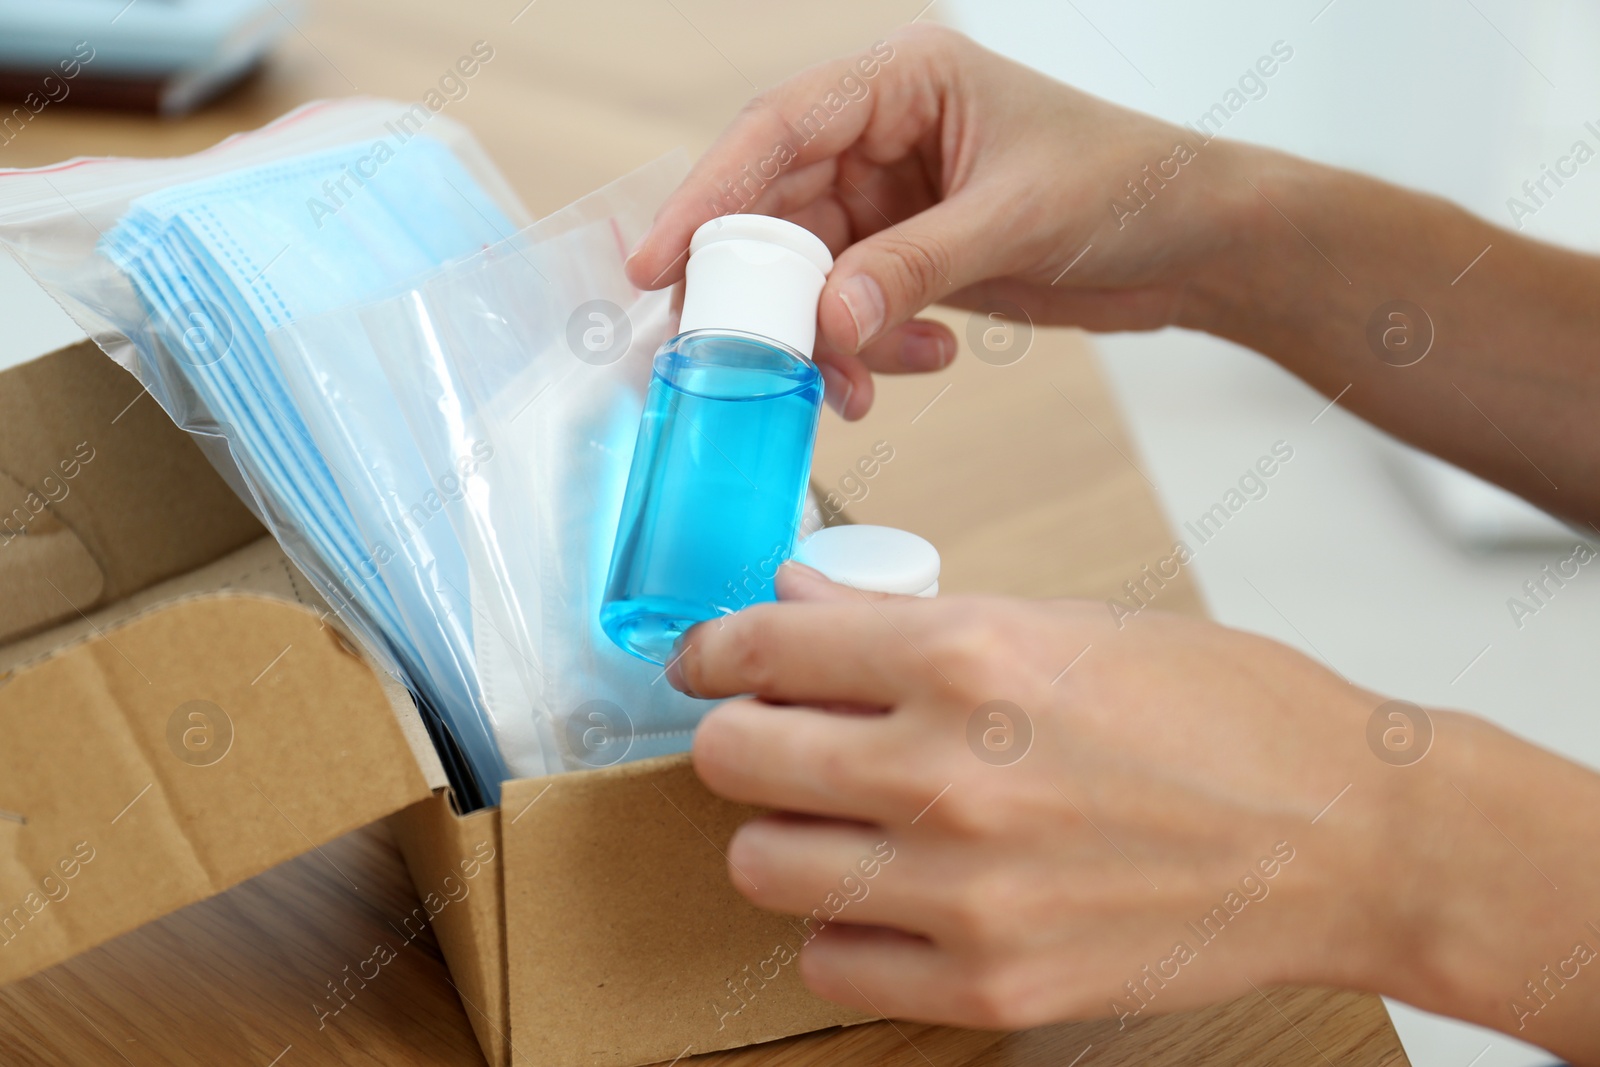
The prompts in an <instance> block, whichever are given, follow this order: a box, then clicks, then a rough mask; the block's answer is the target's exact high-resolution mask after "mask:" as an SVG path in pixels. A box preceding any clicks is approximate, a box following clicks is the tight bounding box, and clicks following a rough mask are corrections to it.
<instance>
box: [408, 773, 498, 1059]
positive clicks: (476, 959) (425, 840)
mask: <svg viewBox="0 0 1600 1067" xmlns="http://www.w3.org/2000/svg"><path fill="white" fill-rule="evenodd" d="M389 829H390V831H391V832H392V833H393V834H394V837H395V843H396V844H397V845H399V847H400V854H401V855H402V856H404V857H405V861H406V869H407V870H408V871H410V873H411V882H412V884H413V885H414V886H416V887H417V893H418V895H419V896H421V897H422V898H423V906H424V907H425V908H427V909H428V910H429V911H430V912H435V907H437V911H436V913H434V914H433V933H434V937H435V938H437V940H438V942H439V947H440V949H441V950H442V951H443V952H444V956H445V960H446V962H447V963H449V965H450V975H451V979H452V982H453V984H454V985H455V987H456V992H457V994H459V995H460V997H461V1003H462V1006H463V1007H464V1008H465V1009H466V1011H467V1017H468V1018H469V1019H470V1020H471V1021H472V1029H473V1031H474V1032H475V1033H476V1034H477V1035H478V1044H479V1045H480V1046H482V1048H483V1053H484V1056H485V1057H486V1058H487V1059H488V1061H489V1063H490V1065H491V1067H506V1065H507V1064H509V1063H510V1059H509V1056H510V1039H509V1037H508V1031H509V1012H508V1007H507V1004H508V1002H507V996H506V953H505V945H506V941H505V908H504V903H503V901H504V895H503V885H502V878H503V875H504V873H505V871H504V863H503V861H502V852H501V848H500V809H499V808H488V809H486V810H484V811H475V812H473V813H471V814H470V815H460V814H457V812H456V810H455V806H454V804H453V803H452V802H451V797H450V793H449V791H448V790H443V789H441V790H438V791H436V792H435V793H434V794H433V796H431V797H429V798H428V799H427V800H424V801H421V802H420V803H417V804H413V805H411V806H410V807H408V808H406V809H405V810H403V811H400V812H398V813H396V814H395V815H393V816H390V818H389ZM430 892H432V893H434V894H436V897H437V900H439V901H443V902H444V903H439V904H434V905H430V903H429V901H428V899H427V897H428V894H429V893H430Z"/></svg>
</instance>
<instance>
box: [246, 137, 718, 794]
mask: <svg viewBox="0 0 1600 1067" xmlns="http://www.w3.org/2000/svg"><path fill="white" fill-rule="evenodd" d="M683 171H684V163H683V160H682V159H681V158H676V157H668V158H667V159H664V160H660V161H657V162H656V163H654V164H651V165H649V166H646V167H643V168H641V169H639V170H637V171H635V172H633V173H632V174H630V175H628V176H626V177H624V178H622V179H619V180H618V181H616V182H614V183H612V184H611V185H609V186H607V187H605V188H604V189H601V190H599V191H597V192H595V193H592V194H590V195H589V196H586V197H583V198H582V199H580V200H579V201H577V202H576V203H574V204H572V205H570V206H569V207H567V208H565V209H563V210H561V211H558V212H556V213H555V214H553V215H551V216H549V217H547V218H545V219H543V220H541V221H540V222H538V223H537V224H535V225H534V226H531V227H529V228H528V229H526V230H524V231H522V232H521V233H519V234H517V235H516V236H514V237H512V238H510V239H508V240H506V241H503V242H501V243H499V244H496V245H494V246H493V247H490V248H488V249H485V250H484V251H483V252H481V253H479V254H478V255H475V256H472V257H470V258H468V259H465V260H462V261H460V262H458V263H454V264H451V265H449V266H447V267H444V268H443V269H441V270H440V271H438V272H436V273H435V274H433V275H430V276H428V277H426V278H423V279H419V280H418V282H417V283H416V284H415V285H414V286H412V287H410V288H409V289H407V290H406V291H405V292H403V293H400V294H398V295H396V296H394V297H392V298H389V299H386V300H383V301H379V302H376V303H373V304H371V305H368V306H365V307H359V308H350V309H341V310H337V311H333V312H330V313H328V314H325V315H321V316H315V317H312V318H308V319H303V320H301V321H299V322H296V323H294V324H292V325H290V326H287V327H285V328H283V329H281V330H278V331H276V332H274V333H273V334H272V342H273V345H274V347H275V348H276V349H277V351H278V353H279V355H280V358H281V360H282V361H283V363H284V364H285V365H286V366H288V365H294V366H297V367H300V368H302V369H304V370H305V371H310V369H311V368H312V367H314V366H316V365H318V364H319V363H320V362H321V359H322V357H321V355H320V354H321V353H325V352H327V351H329V350H330V349H333V348H343V349H347V350H354V349H359V350H360V352H361V356H360V359H359V361H358V362H360V363H362V364H365V363H366V362H368V361H369V360H370V361H375V362H376V363H379V364H381V365H382V366H383V368H384V373H385V374H386V375H387V377H388V380H389V383H390V386H391V393H392V395H393V396H394V397H395V398H396V399H397V401H398V403H399V404H400V406H401V408H402V409H403V411H404V418H405V420H406V423H407V425H408V426H409V427H410V431H411V435H412V438H413V440H414V441H416V442H417V444H418V446H419V450H420V452H421V453H422V454H423V455H426V456H428V457H431V458H432V459H433V460H434V462H435V464H436V466H435V469H438V470H449V471H452V472H455V473H456V474H458V475H459V477H458V478H452V479H450V480H449V483H448V484H444V485H440V484H437V483H436V488H437V489H438V490H439V492H437V493H436V494H435V496H434V497H432V498H431V499H430V500H429V503H428V508H429V509H434V508H436V509H437V513H438V514H440V515H442V516H443V517H444V518H445V519H447V520H448V522H449V524H450V527H451V528H452V529H453V531H454V533H455V538H454V540H455V542H456V543H458V544H459V545H461V546H462V549H463V551H464V555H465V559H466V561H467V576H466V579H465V580H464V581H462V580H459V579H457V580H452V581H449V582H448V583H444V584H443V585H442V586H441V588H440V590H439V593H440V596H439V601H440V603H443V604H446V605H449V606H450V607H451V608H452V609H453V610H455V611H456V612H458V613H461V614H469V615H470V617H471V623H472V630H473V632H474V641H473V645H472V649H473V656H474V661H473V666H474V668H475V673H476V677H477V678H478V680H479V683H480V685H481V686H482V688H483V693H484V699H485V702H486V704H487V706H488V708H489V709H490V717H491V719H492V721H493V722H494V724H495V730H496V733H497V735H498V736H499V737H500V738H501V740H502V750H503V751H504V752H505V753H506V758H507V762H508V763H509V764H510V770H511V771H512V772H513V773H515V774H518V775H524V776H526V775H536V774H543V773H553V772H556V771H560V770H569V769H578V768H584V767H598V766H605V765H609V764H611V763H616V762H619V761H621V760H624V759H636V758H640V757H643V756H647V755H656V754H661V753H665V752H672V751H681V750H683V749H685V748H687V747H688V744H689V740H690V737H691V734H692V732H693V729H694V726H695V724H696V723H698V721H699V719H700V717H701V716H702V715H703V714H704V713H705V710H706V708H707V707H709V704H708V703H707V702H705V701H699V700H694V699H691V698H688V697H685V696H683V695H682V694H680V693H678V692H677V691H676V690H674V689H672V687H671V686H670V685H669V684H668V683H666V682H665V681H664V680H663V679H662V676H661V671H660V670H659V669H658V668H655V667H652V666H651V665H649V664H647V663H644V662H642V661H640V660H638V659H635V658H633V657H631V656H629V655H627V654H626V653H624V652H622V650H620V649H618V648H617V647H616V646H614V645H613V644H612V643H611V642H610V640H609V639H608V638H606V636H605V635H604V633H603V632H602V631H601V629H600V626H599V608H600V601H601V594H602V592H603V589H604V583H605V571H606V567H607V564H608V561H609V557H610V550H611V541H612V538H613V536H614V534H615V531H616V523H617V517H618V514H619V512H620V509H621V500H622V490H623V487H624V485H625V484H626V481H627V474H628V467H629V465H630V463H631V461H632V451H633V443H634V438H635V436H636V433H637V430H638V424H639V416H640V412H641V410H642V406H643V398H644V391H645V388H646V386H647V384H648V382H649V377H650V364H651V359H652V356H653V354H654V352H655V349H656V348H657V347H658V345H659V344H660V342H661V341H662V340H664V339H665V337H666V336H667V335H668V334H669V333H670V332H671V331H670V329H669V327H670V320H671V309H670V307H669V297H668V294H667V293H665V292H655V293H640V292H638V291H637V290H635V289H634V288H633V286H632V285H631V284H630V283H629V282H628V281H627V279H626V278H625V277H624V276H623V272H622V264H623V258H624V255H625V252H626V249H627V248H629V247H630V246H631V245H632V243H633V242H634V241H635V240H637V239H638V238H639V237H640V236H642V235H643V233H644V230H645V228H646V227H647V226H648V224H649V220H650V215H651V211H652V210H653V208H654V206H655V205H656V204H657V203H659V201H660V200H661V199H662V198H663V197H664V196H665V195H666V194H667V193H668V192H670V191H671V189H672V188H673V187H675V186H676V184H677V183H678V181H679V180H680V179H681V177H682V174H683ZM586 335H588V336H586ZM586 342H587V343H586ZM296 377H297V378H298V379H299V380H301V381H303V382H304V381H307V379H306V378H304V377H300V376H299V375H297V376H296ZM352 385H354V383H352ZM311 388H315V389H318V390H322V389H325V388H326V386H325V384H320V383H319V384H317V385H315V386H311ZM334 407H335V410H339V411H343V410H345V409H344V407H343V406H342V405H335V406H334ZM367 417H368V416H367V415H366V414H363V415H362V416H359V418H360V419H365V418H367ZM351 436H352V437H360V436H366V435H364V434H355V433H352V434H351ZM391 499H393V500H394V501H395V502H396V504H397V505H398V502H399V500H400V499H401V498H400V497H395V496H392V497H391ZM424 510H427V509H424ZM396 528H400V529H404V530H408V531H409V530H411V529H413V528H414V524H411V523H408V521H407V520H406V518H405V517H404V516H403V515H402V516H401V517H399V518H397V519H392V520H391V522H390V529H391V530H393V529H396ZM529 709H531V710H532V714H529Z"/></svg>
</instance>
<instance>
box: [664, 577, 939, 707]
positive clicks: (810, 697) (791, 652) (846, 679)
mask: <svg viewBox="0 0 1600 1067" xmlns="http://www.w3.org/2000/svg"><path fill="white" fill-rule="evenodd" d="M912 600H913V598H905V602H903V603H902V602H898V601H897V602H894V603H882V604H880V603H877V602H874V601H872V600H871V599H869V598H867V597H865V596H864V595H861V594H857V598H856V602H855V603H845V602H834V603H805V602H796V603H787V604H771V603H767V604H755V605H752V606H751V607H748V608H745V609H744V610H743V611H738V612H735V613H734V614H732V615H726V616H723V617H721V618H717V619H712V620H710V621H708V622H703V623H700V624H698V625H696V626H694V627H693V628H691V629H690V630H689V632H688V633H686V634H684V635H683V637H681V638H679V639H678V647H677V649H676V651H675V654H674V656H673V657H672V659H671V660H670V661H669V664H668V667H667V680H668V681H670V682H671V683H672V685H673V686H674V687H675V688H677V689H679V690H682V691H683V692H685V693H689V694H691V695H693V696H699V697H732V696H739V695H742V694H745V693H752V694H754V695H756V696H758V697H764V698H767V699H770V700H776V701H782V702H784V703H790V704H797V703H816V702H819V701H842V702H845V703H851V704H866V705H870V706H873V707H893V706H894V705H896V704H898V703H899V702H900V701H901V700H902V699H903V698H904V697H906V696H909V695H911V694H913V693H918V692H921V691H923V690H925V689H926V688H928V684H927V680H926V677H925V676H926V675H928V674H929V673H931V672H932V667H931V666H930V665H929V663H928V661H927V660H925V659H923V658H922V656H921V655H920V654H919V653H918V652H917V650H916V647H915V646H914V645H913V644H912V643H911V640H910V639H908V638H907V637H906V636H905V629H904V627H905V626H906V625H907V623H906V621H904V617H905V615H906V614H907V611H906V609H907V608H908V607H910V602H911V601H912ZM932 606H933V602H932V601H927V600H923V601H920V602H918V603H917V604H916V608H917V609H918V610H920V611H927V610H929V609H930V608H932ZM886 613H887V614H886ZM890 615H894V616H896V617H898V618H900V619H901V620H902V621H900V622H895V621H892V620H891V618H890Z"/></svg>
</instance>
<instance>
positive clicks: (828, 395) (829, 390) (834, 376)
mask: <svg viewBox="0 0 1600 1067" xmlns="http://www.w3.org/2000/svg"><path fill="white" fill-rule="evenodd" d="M817 369H818V370H820V371H821V372H822V398H823V399H824V400H826V401H827V402H828V406H829V407H830V408H832V409H833V412H834V414H835V415H838V416H839V417H840V418H843V417H844V405H845V401H846V400H848V399H850V379H849V378H846V377H845V376H844V375H843V374H840V373H839V372H838V371H836V370H834V369H833V368H832V367H830V366H828V365H827V364H826V363H824V364H822V365H821V366H819V367H818V368H817Z"/></svg>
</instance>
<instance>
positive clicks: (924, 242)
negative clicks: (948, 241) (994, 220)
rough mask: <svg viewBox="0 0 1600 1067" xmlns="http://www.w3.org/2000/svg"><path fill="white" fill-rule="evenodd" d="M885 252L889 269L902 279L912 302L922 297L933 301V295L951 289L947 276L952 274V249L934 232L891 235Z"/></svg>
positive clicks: (885, 242) (884, 249) (886, 242)
mask: <svg viewBox="0 0 1600 1067" xmlns="http://www.w3.org/2000/svg"><path fill="white" fill-rule="evenodd" d="M883 251H884V255H885V256H887V257H888V259H889V261H890V264H891V268H890V269H891V270H892V272H893V273H894V274H895V275H896V276H898V277H899V278H900V279H901V282H902V285H903V286H904V288H905V291H906V296H907V298H908V299H910V300H911V301H912V302H913V303H916V302H917V301H918V300H919V299H921V300H923V301H924V302H926V301H927V300H931V299H932V294H934V293H938V292H942V291H943V290H945V289H947V288H949V284H948V282H947V281H946V279H948V278H949V277H950V269H951V254H950V250H949V249H947V248H946V247H945V245H944V242H942V241H940V240H939V239H938V238H936V237H934V236H933V235H931V234H926V233H923V234H918V235H917V236H916V237H915V238H910V237H899V236H896V237H892V238H889V239H886V240H885V241H884V244H883ZM919 306H920V305H919ZM907 310H915V309H914V308H908V309H907Z"/></svg>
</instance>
